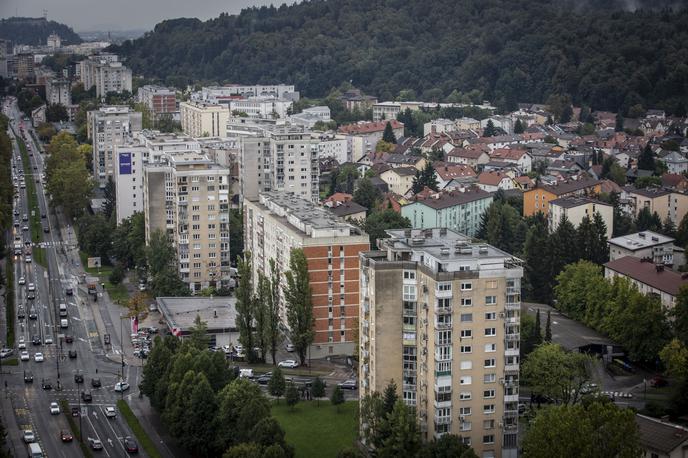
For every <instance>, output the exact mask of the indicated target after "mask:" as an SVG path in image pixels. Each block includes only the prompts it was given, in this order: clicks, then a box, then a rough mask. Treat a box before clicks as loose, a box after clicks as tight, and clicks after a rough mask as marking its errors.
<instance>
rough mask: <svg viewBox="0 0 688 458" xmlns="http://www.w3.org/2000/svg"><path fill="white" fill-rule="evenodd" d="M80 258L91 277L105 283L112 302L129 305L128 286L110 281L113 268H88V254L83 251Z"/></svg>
mask: <svg viewBox="0 0 688 458" xmlns="http://www.w3.org/2000/svg"><path fill="white" fill-rule="evenodd" d="M79 258H80V259H81V265H82V266H83V267H84V270H85V271H86V272H88V274H89V275H94V276H97V277H98V278H99V280H100V282H101V283H105V289H106V290H107V292H108V295H109V296H110V300H111V301H112V302H114V303H116V304H119V305H126V304H127V301H128V300H129V292H128V291H127V288H126V286H124V285H123V284H122V283H120V284H119V285H113V284H112V283H110V281H109V280H108V278H109V277H110V274H111V273H112V266H101V267H100V269H98V268H94V267H88V253H84V252H83V251H79ZM101 261H102V260H101Z"/></svg>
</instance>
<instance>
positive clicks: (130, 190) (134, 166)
mask: <svg viewBox="0 0 688 458" xmlns="http://www.w3.org/2000/svg"><path fill="white" fill-rule="evenodd" d="M147 153H148V148H146V147H145V146H141V145H140V144H139V143H138V142H127V143H126V144H123V145H115V148H114V161H115V175H114V180H115V192H116V195H117V199H116V201H115V212H116V214H117V224H119V223H121V222H122V221H123V220H125V219H127V218H129V217H130V216H132V215H133V214H134V213H136V212H142V211H143V163H144V158H145V157H146V155H147Z"/></svg>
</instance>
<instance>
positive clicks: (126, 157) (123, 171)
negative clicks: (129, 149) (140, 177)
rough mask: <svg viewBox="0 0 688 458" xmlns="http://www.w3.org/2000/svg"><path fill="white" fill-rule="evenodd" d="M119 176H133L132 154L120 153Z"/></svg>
mask: <svg viewBox="0 0 688 458" xmlns="http://www.w3.org/2000/svg"><path fill="white" fill-rule="evenodd" d="M119 174H120V175H131V153H120V155H119Z"/></svg>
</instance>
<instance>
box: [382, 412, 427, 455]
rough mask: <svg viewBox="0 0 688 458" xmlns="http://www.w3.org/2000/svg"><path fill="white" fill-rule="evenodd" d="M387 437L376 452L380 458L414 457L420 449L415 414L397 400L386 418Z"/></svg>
mask: <svg viewBox="0 0 688 458" xmlns="http://www.w3.org/2000/svg"><path fill="white" fill-rule="evenodd" d="M387 423H388V428H389V432H390V434H389V437H387V439H386V440H385V441H384V443H383V445H382V447H381V448H380V449H379V450H377V456H379V457H381V458H398V457H401V456H416V454H417V453H418V452H419V451H420V448H421V438H420V430H419V428H418V423H417V422H416V414H415V412H414V411H413V410H411V409H410V408H409V407H408V406H407V405H406V404H404V402H403V401H401V400H397V402H396V403H395V404H394V408H393V409H392V412H391V413H390V414H388V416H387Z"/></svg>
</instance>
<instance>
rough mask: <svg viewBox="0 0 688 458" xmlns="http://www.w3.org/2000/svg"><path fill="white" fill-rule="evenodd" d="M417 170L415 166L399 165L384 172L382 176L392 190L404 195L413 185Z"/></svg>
mask: <svg viewBox="0 0 688 458" xmlns="http://www.w3.org/2000/svg"><path fill="white" fill-rule="evenodd" d="M416 171H417V170H416V169H415V167H397V168H395V169H389V170H387V171H386V172H382V173H381V174H380V178H381V179H382V180H383V181H384V182H385V183H387V185H388V186H389V190H390V191H392V192H393V193H396V194H399V195H402V196H403V195H404V194H406V193H407V192H408V191H409V190H410V189H411V187H412V186H413V179H414V177H415V176H416Z"/></svg>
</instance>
